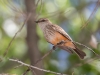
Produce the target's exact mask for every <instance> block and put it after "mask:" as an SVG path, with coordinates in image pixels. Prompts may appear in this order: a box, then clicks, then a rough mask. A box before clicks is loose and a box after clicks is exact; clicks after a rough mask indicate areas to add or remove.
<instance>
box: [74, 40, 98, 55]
mask: <svg viewBox="0 0 100 75" xmlns="http://www.w3.org/2000/svg"><path fill="white" fill-rule="evenodd" d="M73 42H74V43H76V44H78V45H81V46H83V47H85V48H87V49H88V50H91V51H92V52H93V53H94V54H95V55H96V56H99V55H98V54H97V53H95V52H94V51H93V50H92V49H91V48H89V47H87V46H86V45H84V44H81V43H79V42H75V41H73Z"/></svg>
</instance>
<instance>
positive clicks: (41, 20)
mask: <svg viewBox="0 0 100 75" xmlns="http://www.w3.org/2000/svg"><path fill="white" fill-rule="evenodd" d="M35 22H36V23H38V24H47V23H51V22H50V20H49V19H47V18H40V19H39V20H37V21H35Z"/></svg>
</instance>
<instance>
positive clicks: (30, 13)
mask: <svg viewBox="0 0 100 75" xmlns="http://www.w3.org/2000/svg"><path fill="white" fill-rule="evenodd" d="M39 1H40V0H38V2H37V4H36V7H34V8H33V9H32V11H31V12H29V13H28V16H27V17H26V20H25V21H24V23H23V25H22V26H21V28H20V29H19V30H18V31H17V32H16V33H15V35H14V37H13V38H12V39H11V41H10V43H9V44H8V46H7V48H6V50H5V52H4V54H3V56H4V57H5V56H6V55H7V53H8V51H9V48H10V46H11V44H12V42H13V41H14V39H15V37H16V36H17V34H18V33H19V32H21V30H22V29H23V27H24V25H25V24H26V23H27V21H28V20H29V18H30V16H31V15H32V12H33V10H35V9H36V8H37V5H38V3H39Z"/></svg>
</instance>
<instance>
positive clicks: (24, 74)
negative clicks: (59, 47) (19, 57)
mask: <svg viewBox="0 0 100 75" xmlns="http://www.w3.org/2000/svg"><path fill="white" fill-rule="evenodd" d="M52 51H53V49H51V50H50V51H48V52H47V53H46V54H45V55H44V56H43V57H42V58H40V59H39V60H37V61H36V63H35V64H34V65H33V66H35V65H36V64H38V63H39V62H40V61H41V60H43V59H44V58H45V57H46V56H48V55H49V54H50V53H51V52H52ZM29 71H30V68H28V69H27V70H26V71H25V72H24V73H23V74H22V75H26V73H27V72H29Z"/></svg>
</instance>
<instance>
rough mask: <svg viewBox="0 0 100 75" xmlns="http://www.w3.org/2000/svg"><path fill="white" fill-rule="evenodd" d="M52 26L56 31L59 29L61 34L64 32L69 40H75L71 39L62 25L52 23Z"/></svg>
mask: <svg viewBox="0 0 100 75" xmlns="http://www.w3.org/2000/svg"><path fill="white" fill-rule="evenodd" d="M52 28H53V29H54V30H55V31H57V32H59V33H60V34H62V35H63V36H64V37H66V38H67V39H68V40H69V41H73V40H72V39H71V37H70V36H69V35H68V34H67V33H66V32H65V31H64V30H63V29H62V28H61V27H60V26H58V25H52Z"/></svg>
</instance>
